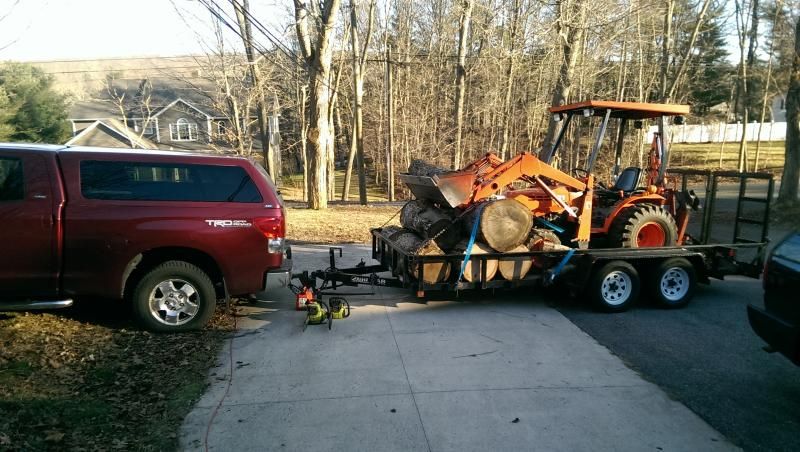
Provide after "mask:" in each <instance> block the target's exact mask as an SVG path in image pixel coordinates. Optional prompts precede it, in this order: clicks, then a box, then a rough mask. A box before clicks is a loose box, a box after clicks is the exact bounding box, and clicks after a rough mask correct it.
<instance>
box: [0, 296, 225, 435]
mask: <svg viewBox="0 0 800 452" xmlns="http://www.w3.org/2000/svg"><path fill="white" fill-rule="evenodd" d="M222 311H223V310H222V309H220V310H219V311H218V313H217V315H216V316H215V317H214V318H213V319H212V321H211V323H210V326H209V327H208V328H207V329H206V330H204V331H200V332H196V333H187V334H181V335H157V334H152V333H149V332H146V331H141V330H139V329H137V328H136V327H135V326H134V325H133V324H132V323H131V321H130V319H129V316H128V313H127V311H125V312H124V313H123V314H121V315H120V318H119V319H116V320H115V319H113V318H112V319H110V320H109V319H108V318H103V317H100V318H96V317H97V315H96V314H91V315H84V313H81V312H80V311H77V312H76V311H74V310H73V311H70V310H68V311H60V312H56V313H35V314H32V313H15V314H8V315H4V316H2V317H0V449H3V450H5V449H20V450H42V449H45V450H47V449H57V450H109V449H113V450H129V449H130V448H131V447H133V446H134V445H135V448H136V449H137V450H165V449H166V450H169V449H175V447H176V441H177V439H176V436H175V434H174V431H176V429H177V428H178V427H179V425H180V422H181V421H182V419H183V417H184V416H185V415H186V413H187V412H188V410H189V409H190V408H191V406H192V405H193V403H194V400H196V399H197V398H198V397H199V396H200V395H201V393H202V390H203V388H204V387H205V382H206V379H207V372H208V369H209V368H210V367H211V366H213V365H214V363H215V360H216V355H217V350H219V346H220V345H221V343H222V341H223V340H224V338H225V337H226V335H227V334H228V333H229V332H230V331H231V330H232V326H233V321H232V318H231V317H230V316H228V315H226V314H224V313H223V312H222ZM87 319H88V320H87ZM104 323H105V324H109V323H111V325H110V326H104ZM176 357H177V359H176Z"/></svg>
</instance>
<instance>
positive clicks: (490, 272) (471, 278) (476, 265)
mask: <svg viewBox="0 0 800 452" xmlns="http://www.w3.org/2000/svg"><path fill="white" fill-rule="evenodd" d="M466 248H467V242H466V241H464V242H461V243H460V244H459V245H457V246H456V249H457V250H459V251H460V252H461V253H466ZM493 252H494V250H493V249H491V248H489V246H487V245H486V244H484V243H480V242H475V243H474V244H473V245H472V251H471V252H470V256H478V255H481V254H488V253H493ZM482 268H483V265H481V261H480V260H478V259H470V260H469V261H467V264H466V265H465V266H464V275H463V277H464V280H465V281H467V282H478V281H481V280H483V281H491V280H492V278H494V276H495V275H496V274H497V268H498V261H497V259H487V260H486V279H485V280H484V279H483V277H482V275H481V270H482Z"/></svg>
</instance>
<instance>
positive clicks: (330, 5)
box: [294, 0, 340, 209]
mask: <svg viewBox="0 0 800 452" xmlns="http://www.w3.org/2000/svg"><path fill="white" fill-rule="evenodd" d="M339 4H340V0H325V1H324V2H322V3H321V4H320V8H321V11H320V14H321V17H320V19H321V21H320V23H319V25H318V26H317V27H316V28H317V30H316V31H317V33H316V34H317V39H316V48H314V47H312V39H311V35H310V34H309V10H308V6H307V4H306V3H305V1H304V0H294V8H295V30H296V32H297V40H298V43H299V46H300V50H301V52H302V55H303V58H304V60H305V63H306V68H307V71H308V80H309V85H310V88H311V92H310V93H309V101H310V102H309V107H310V108H309V109H308V117H309V129H308V136H307V140H308V144H309V149H308V154H309V157H310V158H309V162H308V167H309V168H308V169H309V184H308V207H309V208H311V209H325V208H327V207H328V178H327V170H328V153H329V151H330V149H331V146H332V145H333V136H332V131H331V124H330V121H329V119H330V108H331V101H332V99H331V83H330V82H331V78H330V74H331V63H332V61H333V46H331V42H330V41H331V39H332V37H333V33H334V29H335V24H336V16H337V15H338V13H339Z"/></svg>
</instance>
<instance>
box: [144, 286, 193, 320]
mask: <svg viewBox="0 0 800 452" xmlns="http://www.w3.org/2000/svg"><path fill="white" fill-rule="evenodd" d="M198 299H199V295H198V293H197V289H195V287H194V286H193V285H191V284H190V283H188V282H187V281H184V280H182V279H168V280H166V281H164V282H162V283H160V284H158V285H157V286H156V287H155V288H154V289H153V291H152V292H150V314H151V315H152V316H153V318H155V319H156V320H157V321H159V322H161V323H163V324H165V325H171V326H176V325H183V324H185V323H187V322H189V321H191V320H192V319H193V318H194V316H195V315H196V314H197V312H198V310H199V309H200V307H199V305H198V303H199V302H198Z"/></svg>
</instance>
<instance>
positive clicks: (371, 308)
mask: <svg viewBox="0 0 800 452" xmlns="http://www.w3.org/2000/svg"><path fill="white" fill-rule="evenodd" d="M293 250H294V253H295V268H296V269H298V270H299V269H313V268H320V267H324V266H326V262H327V247H324V246H295V247H293ZM345 257H346V258H348V259H346V260H343V261H342V262H341V265H340V266H341V267H343V266H345V265H352V264H353V263H355V262H357V261H358V258H360V257H363V258H364V259H365V260H366V261H368V262H369V251H368V248H367V247H365V246H346V247H345ZM366 289H367V288H359V289H353V290H360V291H364V290H366ZM348 298H349V300H350V302H351V304H352V305H353V313H352V316H351V317H350V318H349V319H346V320H343V321H336V322H335V323H334V324H333V330H332V331H328V328H327V326H309V327H308V329H307V330H306V331H305V332H303V331H302V328H301V326H302V322H303V319H304V315H305V314H304V313H301V312H296V311H294V310H293V302H294V299H293V296H292V294H291V293H290V292H289V291H288V290H286V291H285V292H283V293H280V294H275V299H274V300H269V301H264V302H259V303H256V304H254V305H253V306H252V307H248V308H247V309H246V316H245V317H243V318H240V319H239V331H238V333H237V335H236V337H234V338H233V340H232V342H231V344H230V348H229V347H228V346H227V345H226V347H225V349H224V350H225V351H224V352H223V353H222V354H221V356H220V360H219V364H218V366H217V367H216V368H215V369H213V370H212V374H211V376H210V382H211V385H210V387H209V389H208V391H207V393H206V394H205V396H204V397H203V398H202V399H201V400H200V402H199V403H198V404H197V406H196V407H195V408H194V410H193V411H192V412H191V413H190V415H189V416H188V417H187V418H186V420H185V422H184V425H183V427H182V432H181V444H182V447H183V449H186V450H202V449H205V447H206V446H207V447H208V449H209V450H218V451H222V450H225V451H227V450H237V451H239V450H254V451H255V450H258V451H262V450H281V451H283V450H298V451H305V450H335V451H356V450H363V451H377V450H381V451H382V450H403V451H406V450H432V451H448V450H452V451H468V450H476V451H477V450H611V449H614V450H636V451H641V450H664V451H669V450H731V449H734V446H732V445H731V444H730V443H729V442H728V441H727V440H726V439H725V438H724V437H723V436H722V435H720V434H719V433H717V432H716V431H715V430H713V429H712V428H711V427H710V426H708V424H706V423H705V422H704V421H703V420H701V419H700V418H699V417H698V416H697V415H695V414H694V413H693V412H691V411H690V410H689V409H687V408H686V407H685V406H683V405H682V404H680V403H678V402H675V401H674V400H671V399H670V398H669V397H668V396H667V395H666V394H665V393H664V392H663V391H662V390H661V389H659V388H658V387H657V386H655V385H653V384H651V383H648V382H646V381H644V380H643V379H642V378H641V377H640V376H639V375H637V374H636V373H635V372H634V371H632V370H631V369H629V368H628V367H626V366H625V364H624V363H623V362H622V361H621V360H620V359H619V358H617V357H616V356H614V355H612V354H611V353H610V352H609V351H608V349H606V348H605V347H603V346H601V345H599V344H598V343H597V342H596V341H595V340H594V339H592V338H591V337H590V336H588V335H586V334H585V333H583V332H582V331H581V330H580V329H579V328H577V327H576V326H575V325H573V324H572V323H571V322H570V321H569V320H567V319H566V318H565V317H564V316H562V315H561V314H560V313H559V312H558V311H556V310H555V309H552V308H550V307H548V306H546V305H545V304H544V302H543V301H542V300H541V299H539V298H538V297H536V296H535V295H534V294H531V295H530V296H528V295H527V294H524V293H522V294H520V293H517V294H516V295H515V296H513V297H512V296H508V295H506V296H505V297H503V296H491V295H489V294H487V295H486V296H485V298H482V299H472V300H470V301H429V302H427V303H420V302H418V301H416V300H415V299H413V298H411V297H408V296H407V295H406V292H403V291H397V290H390V289H383V290H382V291H381V292H379V293H376V294H375V295H373V296H358V297H355V296H354V297H348ZM598 315H599V314H598ZM229 350H231V351H232V356H231V354H230V352H229ZM231 363H232V364H233V375H232V376H231V375H230V372H229V368H230V367H231ZM218 405H219V409H216V407H217V406H218ZM212 418H213V419H212ZM206 438H207V441H206Z"/></svg>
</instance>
